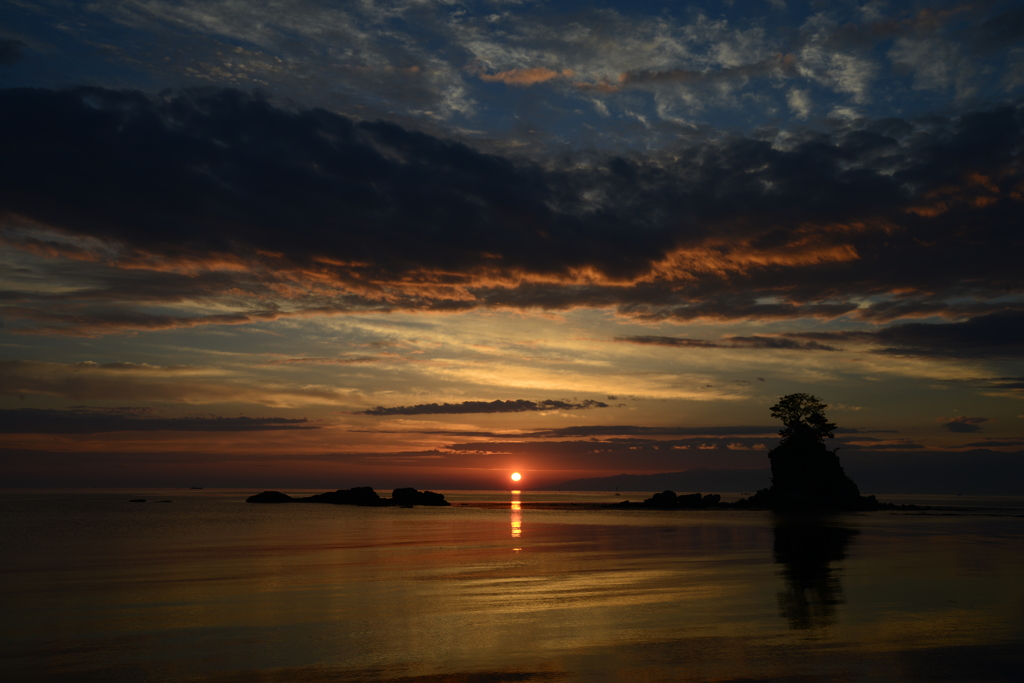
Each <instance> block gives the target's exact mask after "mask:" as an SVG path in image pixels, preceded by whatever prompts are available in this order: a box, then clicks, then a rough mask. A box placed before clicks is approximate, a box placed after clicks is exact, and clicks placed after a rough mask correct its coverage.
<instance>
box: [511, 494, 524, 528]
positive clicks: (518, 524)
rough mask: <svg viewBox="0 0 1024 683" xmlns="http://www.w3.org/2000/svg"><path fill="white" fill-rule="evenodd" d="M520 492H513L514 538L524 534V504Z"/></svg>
mask: <svg viewBox="0 0 1024 683" xmlns="http://www.w3.org/2000/svg"><path fill="white" fill-rule="evenodd" d="M519 494H520V492H519V491H513V492H512V538H519V537H520V536H522V535H523V504H522V502H521V501H520V499H519Z"/></svg>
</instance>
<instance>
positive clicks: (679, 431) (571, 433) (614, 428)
mask: <svg viewBox="0 0 1024 683" xmlns="http://www.w3.org/2000/svg"><path fill="white" fill-rule="evenodd" d="M353 431H370V432H372V433H376V434H402V433H416V434H443V435H448V436H461V437H487V438H508V437H509V436H510V435H509V434H508V433H507V432H506V433H499V432H490V431H463V430H442V429H433V430H406V431H404V432H403V431H395V430H353ZM890 431H891V430H886V429H870V430H861V429H856V428H853V427H838V428H837V429H836V430H835V432H836V433H837V434H864V433H872V434H877V433H882V432H890ZM778 434H779V428H778V426H777V425H768V426H763V427H758V426H745V425H739V426H733V427H642V426H637V425H581V426H577V427H560V428H557V429H534V430H530V431H523V432H516V433H515V434H514V437H515V438H517V439H558V438H573V437H577V438H578V437H591V438H596V437H620V438H621V437H656V436H706V437H719V436H764V437H770V438H775V437H777V436H778Z"/></svg>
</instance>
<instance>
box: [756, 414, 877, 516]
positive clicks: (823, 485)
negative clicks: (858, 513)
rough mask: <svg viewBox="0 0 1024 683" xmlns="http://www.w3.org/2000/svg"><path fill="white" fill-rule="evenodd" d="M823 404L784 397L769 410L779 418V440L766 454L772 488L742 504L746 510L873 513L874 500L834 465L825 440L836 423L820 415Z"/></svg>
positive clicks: (762, 490)
mask: <svg viewBox="0 0 1024 683" xmlns="http://www.w3.org/2000/svg"><path fill="white" fill-rule="evenodd" d="M827 407H828V406H827V405H825V404H824V403H822V402H821V401H819V400H818V399H817V398H816V397H814V396H811V395H809V394H789V395H788V396H783V397H782V398H781V399H780V400H779V402H778V403H777V404H776V405H775V406H774V407H773V408H772V417H777V418H780V419H782V420H783V424H784V425H785V426H784V428H783V429H781V430H779V436H781V437H782V440H781V441H780V442H779V445H778V446H776V447H775V448H773V449H772V450H771V452H769V453H768V459H769V460H770V461H771V465H772V486H771V488H767V489H761V490H760V491H758V492H757V493H756V494H755V495H753V496H751V497H750V498H749V499H747V500H746V504H747V505H749V506H750V507H765V508H771V509H773V510H822V511H827V510H833V511H839V510H877V509H878V508H879V507H880V506H879V503H878V501H877V500H875V497H874V496H862V495H860V489H859V488H858V487H857V484H855V483H854V482H853V480H852V479H850V478H849V477H848V476H846V472H845V471H843V468H842V466H841V465H840V464H839V456H838V455H836V451H837V450H838V449H836V451H832V450H829V449H828V448H827V447H826V446H825V444H824V439H826V438H829V439H831V438H832V430H834V429H835V427H836V426H835V425H834V424H832V423H830V422H828V420H827V419H826V417H825V412H824V411H825V408H827Z"/></svg>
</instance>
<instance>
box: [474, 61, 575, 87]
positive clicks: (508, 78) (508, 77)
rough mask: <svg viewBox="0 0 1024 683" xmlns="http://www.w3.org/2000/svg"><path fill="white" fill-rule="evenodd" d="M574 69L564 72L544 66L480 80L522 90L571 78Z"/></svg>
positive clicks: (502, 73)
mask: <svg viewBox="0 0 1024 683" xmlns="http://www.w3.org/2000/svg"><path fill="white" fill-rule="evenodd" d="M573 73H574V72H573V70H572V69H563V70H562V71H554V70H553V69H548V68H546V67H543V66H537V67H533V68H530V69H509V70H508V71H499V72H498V73H495V74H485V73H481V74H480V80H482V81H486V82H488V83H495V82H501V83H504V84H505V85H514V86H518V87H520V88H526V87H529V86H531V85H534V84H535V83H545V82H547V81H550V80H551V79H552V78H558V77H560V76H563V77H565V78H570V77H572V75H573Z"/></svg>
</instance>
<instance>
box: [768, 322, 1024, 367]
mask: <svg viewBox="0 0 1024 683" xmlns="http://www.w3.org/2000/svg"><path fill="white" fill-rule="evenodd" d="M784 336H786V337H791V338H799V339H810V340H816V341H830V342H843V341H846V342H861V343H871V344H875V345H879V346H881V347H882V348H877V349H873V352H874V353H882V354H887V355H894V356H926V357H937V358H1020V357H1022V356H1024V311H1017V310H1010V311H1001V312H999V313H989V314H987V315H981V316H977V317H974V318H970V319H968V320H965V321H963V322H955V323H916V322H915V323H900V324H897V325H891V326H890V327H886V328H883V329H881V330H879V331H877V332H868V331H862V330H857V331H839V332H798V333H790V334H786V335H784Z"/></svg>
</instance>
